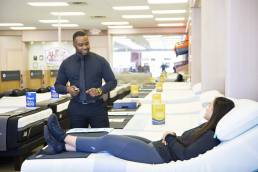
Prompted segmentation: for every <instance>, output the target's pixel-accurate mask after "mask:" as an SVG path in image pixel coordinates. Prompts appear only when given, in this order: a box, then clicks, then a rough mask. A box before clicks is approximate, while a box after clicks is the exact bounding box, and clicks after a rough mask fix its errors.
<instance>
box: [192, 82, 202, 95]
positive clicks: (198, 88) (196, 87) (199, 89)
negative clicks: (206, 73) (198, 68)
mask: <svg viewBox="0 0 258 172" xmlns="http://www.w3.org/2000/svg"><path fill="white" fill-rule="evenodd" d="M192 90H193V92H194V94H196V95H197V94H200V93H201V92H202V84H201V83H200V82H199V83H198V84H195V85H194V86H193V88H192Z"/></svg>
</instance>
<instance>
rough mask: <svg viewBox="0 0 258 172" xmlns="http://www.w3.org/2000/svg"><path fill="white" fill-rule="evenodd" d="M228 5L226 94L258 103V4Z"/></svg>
mask: <svg viewBox="0 0 258 172" xmlns="http://www.w3.org/2000/svg"><path fill="white" fill-rule="evenodd" d="M229 3H230V8H229V9H228V13H229V19H228V20H229V21H228V22H229V33H228V34H229V48H228V49H229V51H228V65H227V80H226V95H227V96H230V97H237V98H249V99H254V100H258V10H257V9H258V1H257V0H245V1H243V0H230V1H229Z"/></svg>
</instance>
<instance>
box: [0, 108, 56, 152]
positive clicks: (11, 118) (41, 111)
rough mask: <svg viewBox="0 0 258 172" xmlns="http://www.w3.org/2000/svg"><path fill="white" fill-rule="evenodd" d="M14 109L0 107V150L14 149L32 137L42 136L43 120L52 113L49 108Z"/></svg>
mask: <svg viewBox="0 0 258 172" xmlns="http://www.w3.org/2000/svg"><path fill="white" fill-rule="evenodd" d="M14 109H15V110H10V109H9V110H7V109H6V108H0V123H1V125H0V126H1V127H0V128H1V131H0V133H1V135H0V137H1V139H0V140H1V146H0V151H9V150H12V149H16V148H18V147H19V146H22V145H23V144H24V143H27V142H29V141H30V140H32V139H34V137H37V136H38V135H41V136H42V128H43V125H44V121H45V120H46V119H47V118H48V117H49V116H50V115H51V114H52V110H51V109H49V108H32V109H28V108H16V107H14ZM1 154H2V152H0V155H1Z"/></svg>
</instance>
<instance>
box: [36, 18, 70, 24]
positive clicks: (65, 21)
mask: <svg viewBox="0 0 258 172" xmlns="http://www.w3.org/2000/svg"><path fill="white" fill-rule="evenodd" d="M39 22H40V23H59V22H60V23H69V20H64V19H61V20H39Z"/></svg>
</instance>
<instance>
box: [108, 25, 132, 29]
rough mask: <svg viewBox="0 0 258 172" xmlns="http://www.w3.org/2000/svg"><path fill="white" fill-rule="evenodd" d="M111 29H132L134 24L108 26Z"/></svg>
mask: <svg viewBox="0 0 258 172" xmlns="http://www.w3.org/2000/svg"><path fill="white" fill-rule="evenodd" d="M108 28H109V29H131V28H133V26H130V25H126V26H108Z"/></svg>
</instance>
